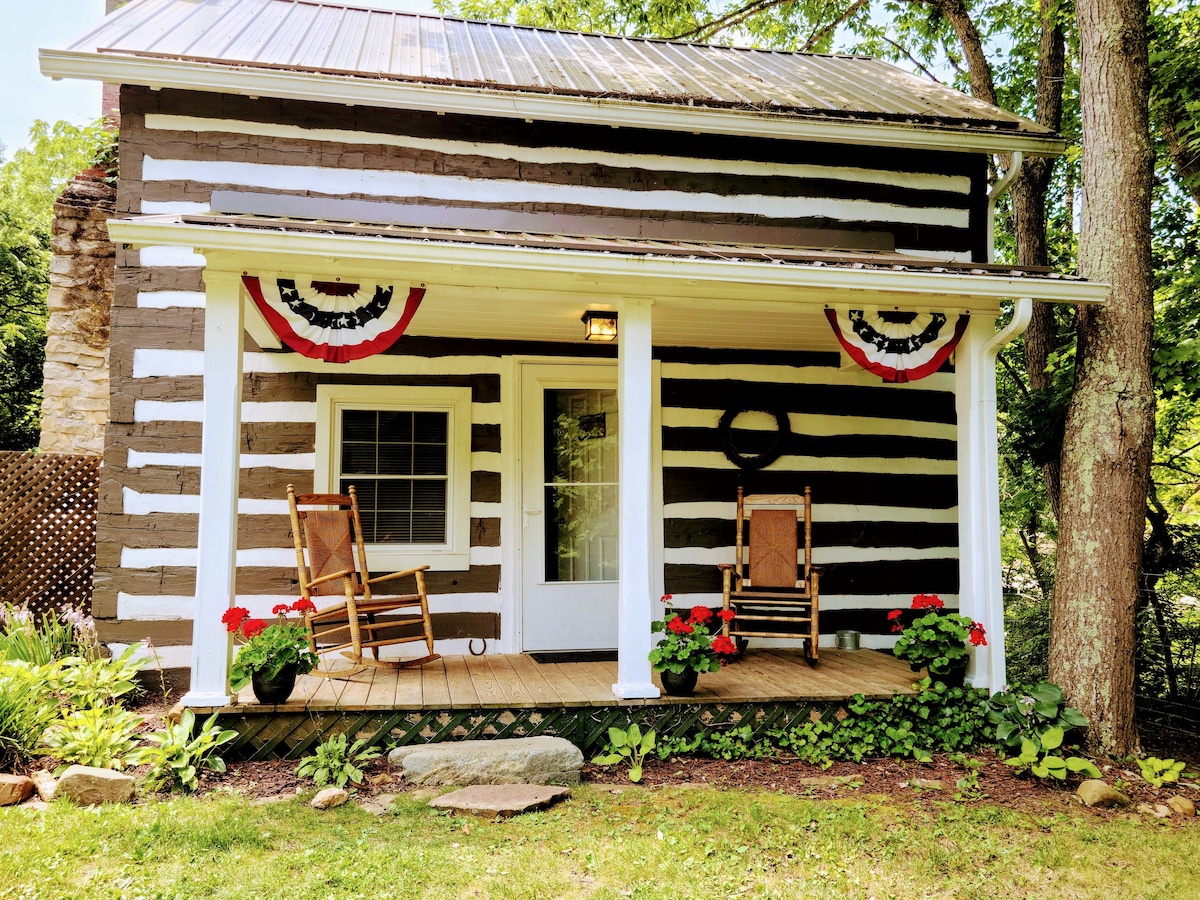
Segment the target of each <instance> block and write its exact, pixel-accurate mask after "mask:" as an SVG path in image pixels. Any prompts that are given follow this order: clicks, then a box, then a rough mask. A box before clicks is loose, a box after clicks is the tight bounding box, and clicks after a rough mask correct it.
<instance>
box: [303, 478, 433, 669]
mask: <svg viewBox="0 0 1200 900" xmlns="http://www.w3.org/2000/svg"><path fill="white" fill-rule="evenodd" d="M287 495H288V511H289V512H290V514H291V520H292V539H293V541H294V543H295V546H296V569H297V572H298V574H299V580H300V593H301V595H302V596H304V597H306V598H308V599H309V600H311V601H312V602H313V603H314V604H315V605H316V607H317V609H316V611H315V612H312V611H310V612H309V613H308V614H307V615H306V617H305V623H306V625H307V628H308V635H309V643H310V644H311V646H312V649H313V650H314V651H316V652H318V653H328V652H332V651H337V650H341V651H343V653H342V655H343V656H345V657H347V658H348V659H350V660H351V662H353V663H354V666H355V668H354V670H353V671H355V672H359V671H362V670H363V668H365V667H367V666H380V667H387V668H402V667H405V666H419V665H423V664H424V663H427V662H432V661H433V660H435V659H438V658H439V654H437V653H434V652H433V625H432V624H431V622H430V618H429V600H428V598H427V597H426V595H425V571H426V570H427V569H428V568H429V566H417V567H416V568H412V569H405V570H404V571H402V572H392V573H390V574H388V575H377V576H375V577H374V578H372V577H370V574H369V573H370V569H368V567H367V551H366V547H365V546H364V543H363V536H362V523H361V520H360V519H359V514H358V495H357V493H356V492H355V489H354V486H353V485H351V486H350V487H349V493H347V494H297V493H296V491H295V489H294V488H293V486H292V485H290V484H289V485H288V486H287ZM302 507H303V508H302ZM310 507H320V508H318V509H312V508H310ZM401 578H410V579H412V587H413V590H412V591H411V592H408V593H390V594H385V595H378V594H376V593H374V591H373V590H372V586H373V585H377V584H381V583H382V582H386V581H396V580H399V579H401ZM335 597H336V598H337V600H336V601H335V602H332V603H331V605H327V606H322V605H321V601H322V600H325V601H326V602H327V603H328V602H330V601H334V598H335ZM381 616H386V618H382V619H381V618H379V617H381ZM416 641H424V642H425V655H424V656H420V657H415V658H404V659H387V660H384V659H380V658H379V648H380V647H388V646H392V645H393V644H407V643H413V642H416ZM364 650H369V651H370V653H371V658H370V659H364V657H363V651H364ZM313 674H316V675H321V674H326V675H328V674H331V673H329V672H322V671H317V672H314V673H313ZM336 674H337V675H339V676H344V675H346V674H348V673H346V672H344V671H338V672H337V673H336Z"/></svg>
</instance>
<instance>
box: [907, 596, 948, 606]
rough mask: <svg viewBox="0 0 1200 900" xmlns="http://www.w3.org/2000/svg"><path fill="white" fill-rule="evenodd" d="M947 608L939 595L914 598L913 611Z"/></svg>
mask: <svg viewBox="0 0 1200 900" xmlns="http://www.w3.org/2000/svg"><path fill="white" fill-rule="evenodd" d="M945 606H946V604H945V603H943V602H942V598H941V597H939V596H938V595H937V594H917V596H915V597H913V602H912V608H913V609H929V608H934V609H943V608H944V607H945Z"/></svg>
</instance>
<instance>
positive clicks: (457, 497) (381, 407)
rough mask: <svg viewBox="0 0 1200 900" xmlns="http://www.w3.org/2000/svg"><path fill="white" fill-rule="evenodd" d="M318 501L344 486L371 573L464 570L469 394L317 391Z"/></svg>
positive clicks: (326, 387) (454, 390)
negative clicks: (351, 492)
mask: <svg viewBox="0 0 1200 900" xmlns="http://www.w3.org/2000/svg"><path fill="white" fill-rule="evenodd" d="M313 482H314V487H315V489H316V491H317V492H318V493H345V492H346V491H347V490H348V489H349V486H350V485H354V488H355V491H356V493H357V494H358V506H359V512H360V514H361V517H362V525H363V537H364V539H365V541H366V543H367V559H368V560H369V561H370V563H371V568H372V569H378V570H379V571H385V570H386V571H394V570H399V569H404V568H408V567H410V566H417V565H425V564H428V565H430V566H431V567H433V568H434V569H443V570H465V569H467V568H469V567H470V564H471V559H470V556H471V548H470V539H471V389H470V388H466V387H407V386H400V385H396V386H392V385H365V386H364V385H342V384H336V385H331V384H322V385H318V386H317V435H316V471H315V473H314V478H313Z"/></svg>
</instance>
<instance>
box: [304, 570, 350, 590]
mask: <svg viewBox="0 0 1200 900" xmlns="http://www.w3.org/2000/svg"><path fill="white" fill-rule="evenodd" d="M353 574H354V570H353V569H342V570H341V571H340V572H330V573H329V574H328V575H322V576H321V577H320V578H314V579H313V580H312V581H310V582H309V583H308V586H309V587H312V586H313V585H315V584H324V583H325V582H327V581H333V580H334V579H335V578H345V577H346V576H347V575H353Z"/></svg>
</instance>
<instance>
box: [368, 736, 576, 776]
mask: <svg viewBox="0 0 1200 900" xmlns="http://www.w3.org/2000/svg"><path fill="white" fill-rule="evenodd" d="M388 763H389V764H390V765H393V766H400V767H401V768H402V769H403V772H404V777H405V778H406V779H407V780H408V781H409V782H411V783H413V784H463V785H471V784H579V773H580V772H581V771H582V769H583V754H582V753H581V752H580V750H579V748H578V747H576V746H575V745H574V744H572V743H571V742H570V741H568V740H566V739H565V738H557V737H545V736H539V737H531V738H503V739H500V740H495V741H453V742H448V743H442V744H417V745H413V746H408V747H397V748H396V749H395V750H393V751H392V752H391V753H389V754H388Z"/></svg>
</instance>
